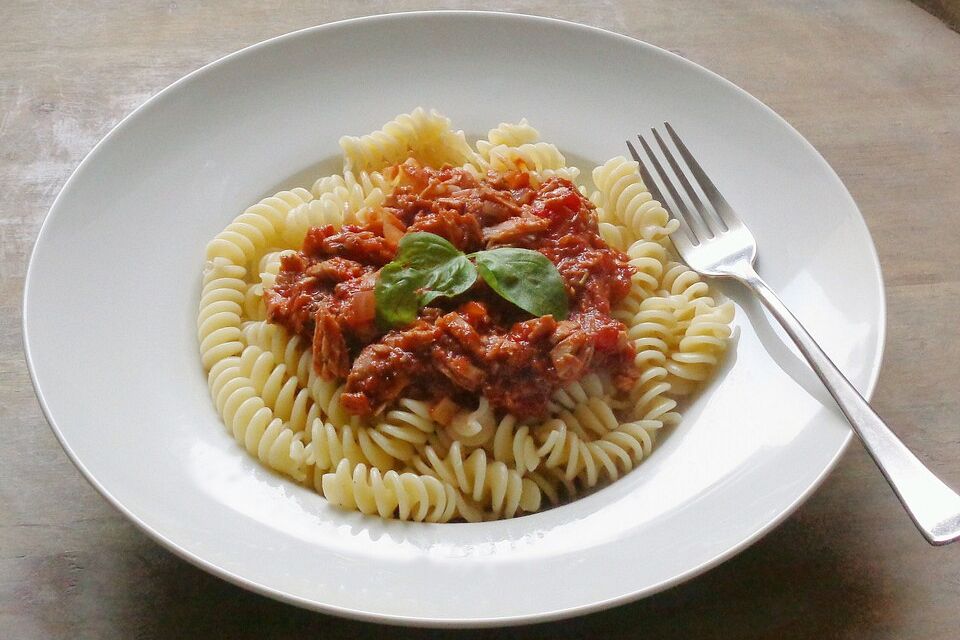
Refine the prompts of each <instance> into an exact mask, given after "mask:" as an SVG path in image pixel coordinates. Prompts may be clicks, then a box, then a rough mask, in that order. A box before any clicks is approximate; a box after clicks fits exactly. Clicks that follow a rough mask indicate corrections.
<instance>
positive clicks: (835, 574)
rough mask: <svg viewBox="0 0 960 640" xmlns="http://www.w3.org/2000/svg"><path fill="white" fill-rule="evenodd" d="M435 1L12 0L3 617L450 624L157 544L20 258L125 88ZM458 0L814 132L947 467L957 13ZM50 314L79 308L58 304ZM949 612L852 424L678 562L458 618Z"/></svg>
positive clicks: (0, 278)
mask: <svg viewBox="0 0 960 640" xmlns="http://www.w3.org/2000/svg"><path fill="white" fill-rule="evenodd" d="M433 6H434V5H433V3H428V2H417V1H414V0H395V1H393V2H385V3H373V2H369V3H368V2H363V3H359V2H358V3H343V4H338V3H332V2H291V3H286V4H285V5H283V6H282V8H281V7H279V6H276V5H274V3H264V2H260V1H258V0H242V1H239V2H234V3H230V4H228V3H197V2H187V1H184V0H181V1H179V2H176V1H173V2H163V3H160V2H147V1H145V0H134V1H131V2H125V3H114V2H59V1H50V2H15V1H12V2H4V3H0V24H2V25H3V36H2V37H0V637H3V638H11V639H18V640H19V639H27V638H47V637H50V638H100V637H124V638H128V637H137V638H165V637H231V638H242V637H251V638H253V637H256V638H273V637H277V638H281V637H283V638H286V637H315V636H317V634H320V635H319V636H317V637H323V635H324V634H328V635H329V637H370V638H373V637H379V635H380V634H390V635H391V636H396V637H421V636H442V635H447V634H445V633H443V632H419V631H413V630H395V629H390V630H388V629H384V628H382V627H377V626H374V625H368V624H362V623H356V622H349V621H344V620H339V619H335V618H330V617H327V616H322V615H318V614H314V613H309V612H306V611H302V610H299V609H295V608H293V607H290V606H286V605H283V604H279V603H276V602H273V601H270V600H267V599H265V598H262V597H260V596H256V595H253V594H250V593H247V592H245V591H243V590H241V589H238V588H236V587H233V586H231V585H228V584H226V583H224V582H222V581H220V580H218V579H216V578H213V577H210V576H208V575H207V574H205V573H203V572H201V571H199V570H198V569H195V568H193V567H192V566H190V565H188V564H187V563H185V562H183V561H181V560H179V559H177V558H176V557H174V556H172V555H171V554H169V553H167V552H166V551H164V550H162V549H161V548H159V547H158V546H157V545H155V544H154V543H153V542H151V541H150V540H149V539H147V538H146V537H145V536H144V535H143V534H141V533H140V532H139V531H137V530H136V529H135V528H134V527H133V525H131V524H129V523H128V522H127V521H126V520H124V519H123V518H122V517H121V516H120V515H119V514H118V513H116V512H115V511H114V510H113V509H112V508H111V507H110V506H109V505H108V504H107V503H106V502H105V501H104V500H103V499H102V498H100V496H99V495H98V494H97V493H96V492H95V491H94V490H93V489H92V488H91V487H90V486H88V485H87V484H86V482H84V481H83V479H82V478H81V477H80V475H79V473H78V472H77V471H76V470H75V469H74V468H73V466H72V465H71V464H70V462H69V461H68V460H67V458H66V456H65V455H64V454H63V452H62V451H61V449H60V447H59V446H58V445H57V443H56V441H55V439H54V437H53V435H52V434H51V432H50V430H49V429H48V428H47V426H46V424H45V423H44V420H43V417H42V416H41V413H40V410H39V408H38V405H37V402H36V399H35V397H34V395H33V391H32V389H31V387H30V383H29V379H28V376H27V372H26V369H25V366H24V362H23V356H22V352H21V344H20V303H21V291H22V284H23V276H24V272H25V269H26V260H27V255H28V252H29V250H30V247H31V246H32V243H33V240H34V238H35V235H36V232H37V229H38V227H39V224H40V221H41V219H42V218H43V216H44V214H45V212H46V211H47V209H48V208H49V206H50V204H51V202H52V201H53V198H54V197H55V196H56V194H57V192H58V190H59V189H60V187H61V186H62V184H63V182H64V181H65V180H66V178H67V177H68V175H69V174H70V172H71V171H72V170H73V169H74V167H76V165H77V163H78V162H79V161H80V160H81V159H82V157H83V156H84V155H85V154H86V153H87V152H88V151H89V150H90V148H91V147H92V146H93V145H94V144H95V143H96V142H97V140H99V139H100V137H101V136H103V135H104V134H105V133H106V132H107V131H108V130H109V129H110V128H111V127H112V126H113V125H114V124H115V123H116V122H117V121H118V120H119V119H120V118H121V117H123V116H124V115H125V114H126V113H127V112H129V111H130V110H131V109H133V108H134V107H135V106H137V105H138V104H140V103H141V102H143V101H144V100H145V99H146V98H148V97H149V96H150V95H152V94H154V93H156V92H157V91H158V90H160V89H162V88H163V87H164V86H166V85H167V84H169V83H170V82H172V81H174V80H176V79H177V78H179V77H180V76H182V75H184V74H185V73H187V72H189V71H191V70H193V69H195V68H197V67H199V66H201V65H202V64H204V63H207V62H209V61H211V60H214V59H216V58H218V57H220V56H221V55H224V54H226V53H229V52H231V51H233V50H235V49H238V48H240V47H243V46H246V45H248V44H252V43H254V42H257V41H260V40H262V39H264V38H267V37H270V36H274V35H278V34H281V33H284V32H287V31H291V30H294V29H298V28H301V27H305V26H309V25H313V24H318V23H323V22H329V21H332V20H338V19H341V18H345V17H352V16H356V15H364V14H371V13H378V12H383V11H387V10H391V11H396V10H405V9H419V8H431V7H433ZM449 6H454V7H461V8H481V7H487V8H499V9H508V10H516V11H522V12H526V13H537V14H542V15H549V16H556V17H562V18H566V19H570V20H576V21H580V22H584V23H587V24H593V25H597V26H600V27H605V28H607V29H612V30H614V31H619V32H622V33H626V34H629V35H633V36H636V37H638V38H641V39H644V40H647V41H649V42H652V43H654V44H657V45H660V46H662V47H665V48H668V49H671V50H673V51H676V52H678V53H680V54H682V55H684V56H686V57H688V58H690V59H692V60H694V61H696V62H699V63H701V64H703V65H705V66H707V67H709V68H711V69H713V70H714V71H717V72H718V73H720V74H722V75H724V76H726V77H727V78H729V79H731V80H732V81H734V82H736V83H737V84H739V85H740V86H742V87H744V88H745V89H747V90H748V91H750V92H751V93H753V94H754V95H756V96H758V97H759V98H760V99H762V100H763V101H765V102H766V103H767V104H769V105H770V106H772V107H773V108H774V109H776V110H777V111H778V112H780V113H781V114H782V115H783V116H784V117H785V118H787V120H789V121H790V122H791V123H792V124H793V125H795V126H796V127H797V128H798V129H799V130H800V131H801V132H802V133H803V134H804V135H806V136H807V138H808V139H809V140H810V141H811V142H812V143H813V144H814V145H815V146H816V147H817V148H818V149H819V150H820V151H821V152H822V153H823V154H824V155H825V156H826V158H827V160H828V161H829V162H830V163H831V164H832V165H833V166H834V167H835V168H836V170H837V172H838V173H839V174H840V176H841V177H842V178H843V180H844V181H845V182H846V184H847V186H848V187H849V189H850V191H851V192H852V193H853V196H854V198H855V199H856V200H857V202H858V203H859V205H860V208H861V209H862V210H863V213H864V215H865V216H866V219H867V222H868V224H869V226H870V229H871V231H872V233H873V235H874V238H875V240H876V244H877V248H878V251H879V254H880V260H881V263H882V264H883V269H884V273H885V276H886V280H887V298H888V302H889V323H888V330H889V333H888V341H887V352H886V358H885V363H884V367H883V372H882V375H881V377H880V386H879V389H878V391H877V394H876V405H877V406H878V408H879V410H880V412H881V413H882V414H884V415H885V416H886V417H887V418H889V420H890V421H891V423H892V424H894V425H897V426H898V427H899V430H900V432H901V434H902V435H903V437H904V439H905V440H906V441H907V442H908V444H910V445H911V446H912V447H913V448H914V449H915V450H916V451H917V452H919V454H920V455H921V457H922V458H923V459H924V460H925V461H926V462H928V463H929V464H931V465H932V466H933V467H934V468H935V469H936V470H937V471H938V472H939V473H940V474H941V475H942V477H943V478H944V479H945V480H947V481H948V482H950V483H951V484H952V485H954V486H960V462H958V461H960V417H958V416H960V332H958V330H957V319H958V317H960V228H958V227H960V35H958V34H956V33H954V32H952V31H950V30H949V29H948V28H947V27H946V26H945V25H943V24H942V23H940V22H938V21H937V19H935V18H934V17H932V16H930V15H928V14H927V13H925V12H924V11H923V10H921V9H920V8H918V7H916V6H914V5H912V4H910V3H908V2H905V1H903V2H876V1H872V2H871V1H868V0H857V1H852V2H843V1H841V0H836V1H822V2H816V3H809V2H806V1H803V0H796V1H792V2H786V3H783V2H773V1H770V2H760V1H755V2H720V3H701V2H697V1H694V0H685V1H682V2H671V3H664V2H654V1H643V2H634V1H631V0H605V1H603V2H593V1H583V0H580V1H576V2H569V3H555V2H531V3H520V2H515V1H513V2H510V1H508V2H500V3H492V2H470V3H467V2H460V3H450V5H448V7H449ZM331 63H332V61H331ZM67 313H68V312H67ZM64 326H65V330H73V331H77V330H82V328H80V327H73V326H72V325H71V324H70V319H69V316H68V315H67V316H65V317H64ZM566 579H570V580H575V579H576V576H575V575H571V576H568V577H567V578H566ZM559 584H560V587H561V588H562V580H561V581H560V583H559ZM958 634H960V545H957V546H955V547H951V548H943V549H932V548H930V547H928V546H927V545H926V543H924V542H923V540H922V539H921V537H920V536H919V535H918V534H917V533H916V532H915V531H914V530H913V527H912V525H911V524H910V523H909V521H908V520H907V518H906V517H904V515H903V513H902V512H901V511H900V508H899V506H898V505H897V504H896V502H895V501H894V499H893V497H892V495H891V492H890V490H889V488H888V487H887V485H886V483H885V482H884V481H883V479H882V478H881V477H880V475H879V474H878V473H877V471H876V470H875V469H874V468H873V466H872V463H871V462H870V460H869V459H868V458H867V456H866V455H865V454H864V453H863V452H862V451H861V449H860V448H859V447H856V446H855V447H852V449H851V451H850V452H849V453H848V454H847V456H846V457H845V458H844V460H843V461H842V463H841V464H840V466H839V468H838V469H837V470H836V472H835V473H834V474H833V475H832V476H831V478H830V479H829V480H828V481H827V483H826V484H825V485H824V487H823V488H822V489H821V490H820V491H819V492H818V493H817V494H816V495H815V496H814V497H813V498H812V499H811V500H810V501H809V502H808V503H807V504H806V505H805V506H803V507H802V508H801V509H800V510H799V511H798V512H797V513H796V515H794V516H793V517H792V518H790V519H789V520H788V521H787V522H786V523H784V524H783V525H782V526H780V527H779V528H778V529H777V530H776V531H774V532H773V533H771V534H770V535H769V536H767V537H766V538H765V539H763V540H762V541H760V542H758V543H757V544H756V545H754V546H753V547H752V548H751V549H749V550H748V551H746V552H744V553H742V554H741V555H739V556H738V557H736V558H735V559H733V560H731V561H730V562H727V563H726V564H724V565H723V566H721V567H719V568H717V569H715V570H713V571H711V572H709V573H708V574H706V575H704V576H702V577H700V578H698V579H696V580H693V581H692V582H689V583H687V584H685V585H683V586H681V587H678V588H676V589H673V590H670V591H668V592H666V593H663V594H660V595H657V596H655V597H652V598H649V599H647V600H644V601H641V602H638V603H635V604H632V605H628V606H624V607H620V608H617V609H614V610H612V611H608V612H604V613H600V614H595V615H591V616H587V617H584V618H580V619H576V620H572V621H568V622H564V623H560V624H554V625H542V626H537V627H530V628H525V629H520V630H508V631H482V632H481V631H476V632H465V633H462V634H456V635H462V636H474V637H536V638H555V637H570V636H583V637H594V636H596V637H615V638H619V637H624V638H625V637H647V638H673V637H676V638H771V637H780V638H874V639H879V638H891V639H892V638H896V639H899V640H902V639H907V638H923V639H925V640H933V639H943V640H953V639H955V638H957V637H958ZM450 635H455V634H452V633H451V634H450Z"/></svg>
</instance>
